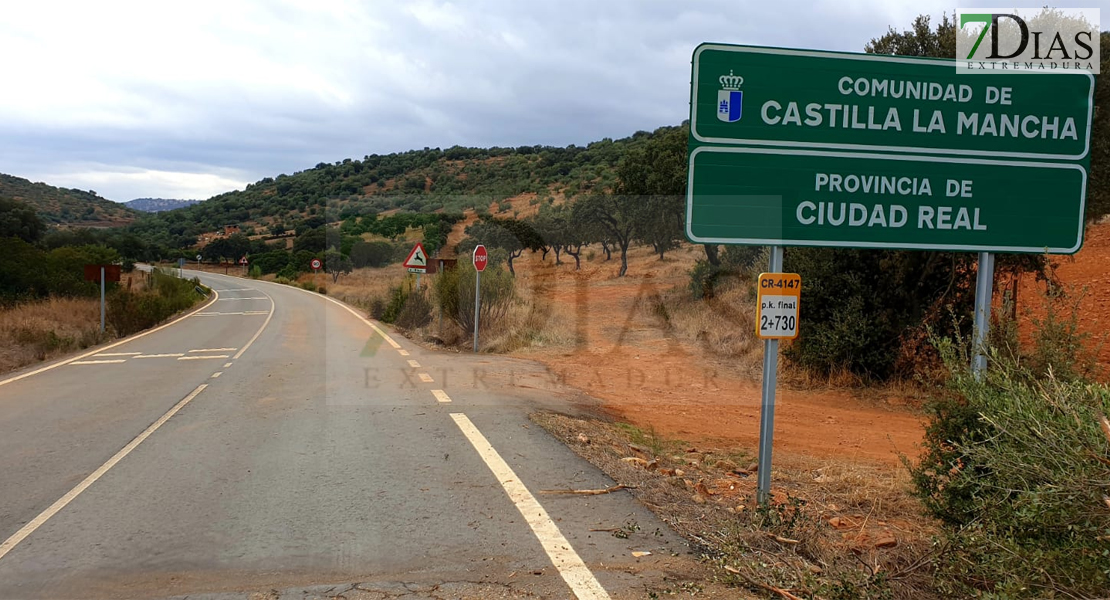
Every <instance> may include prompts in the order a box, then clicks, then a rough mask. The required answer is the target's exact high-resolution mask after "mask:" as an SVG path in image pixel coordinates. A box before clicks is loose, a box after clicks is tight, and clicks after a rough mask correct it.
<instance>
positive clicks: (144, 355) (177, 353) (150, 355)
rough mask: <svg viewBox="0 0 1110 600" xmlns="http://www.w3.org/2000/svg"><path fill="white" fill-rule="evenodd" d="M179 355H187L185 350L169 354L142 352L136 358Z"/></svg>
mask: <svg viewBox="0 0 1110 600" xmlns="http://www.w3.org/2000/svg"><path fill="white" fill-rule="evenodd" d="M177 356H185V354H184V353H183V352H171V353H169V354H140V355H138V356H136V357H135V358H174V357H177Z"/></svg>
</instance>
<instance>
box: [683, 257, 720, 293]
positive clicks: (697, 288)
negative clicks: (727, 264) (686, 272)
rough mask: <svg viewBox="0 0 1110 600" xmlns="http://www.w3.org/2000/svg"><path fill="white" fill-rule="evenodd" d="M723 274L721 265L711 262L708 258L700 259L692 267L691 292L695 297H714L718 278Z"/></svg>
mask: <svg viewBox="0 0 1110 600" xmlns="http://www.w3.org/2000/svg"><path fill="white" fill-rule="evenodd" d="M720 276H721V267H718V266H716V265H713V264H711V263H710V262H709V261H707V260H699V261H698V262H696V263H694V268H693V269H690V293H691V294H693V295H694V298H698V299H709V298H712V297H713V295H714V292H715V288H716V287H717V278H718V277H720Z"/></svg>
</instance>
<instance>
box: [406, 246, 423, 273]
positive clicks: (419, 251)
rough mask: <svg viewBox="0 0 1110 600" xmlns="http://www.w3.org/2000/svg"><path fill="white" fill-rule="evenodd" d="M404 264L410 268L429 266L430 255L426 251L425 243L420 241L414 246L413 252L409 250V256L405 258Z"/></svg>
mask: <svg viewBox="0 0 1110 600" xmlns="http://www.w3.org/2000/svg"><path fill="white" fill-rule="evenodd" d="M404 266H405V267H408V268H410V269H427V268H428V255H427V254H425V253H424V245H423V244H419V243H418V244H416V245H415V246H413V247H412V252H409V257H408V258H406V259H405V264H404Z"/></svg>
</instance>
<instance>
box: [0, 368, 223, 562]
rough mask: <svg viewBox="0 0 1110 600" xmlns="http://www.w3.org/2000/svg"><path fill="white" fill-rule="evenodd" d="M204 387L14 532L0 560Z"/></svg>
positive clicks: (1, 546) (0, 548) (1, 550)
mask: <svg viewBox="0 0 1110 600" xmlns="http://www.w3.org/2000/svg"><path fill="white" fill-rule="evenodd" d="M206 387H208V384H207V383H202V384H200V385H199V386H197V389H195V390H193V391H192V392H190V393H189V395H188V396H185V397H184V398H182V399H181V401H180V402H178V403H177V404H175V405H174V406H173V408H171V409H170V410H169V411H168V412H166V414H164V415H162V416H161V417H160V418H159V419H158V420H157V421H155V422H153V423H151V424H150V427H147V428H146V429H144V430H143V432H142V433H140V434H139V435H138V436H136V437H135V439H133V440H131V442H130V443H128V444H127V445H126V446H124V447H123V448H122V449H120V451H119V452H116V454H115V456H113V457H112V458H109V459H108V462H106V463H104V464H103V465H100V468H98V469H97V470H95V471H93V472H92V473H91V474H90V475H89V476H88V477H86V478H85V479H84V481H82V482H81V483H78V484H77V485H76V487H74V488H73V489H72V490H70V491H69V492H67V493H66V495H64V496H62V497H61V498H59V499H58V500H57V501H55V502H54V504H51V505H50V506H49V507H47V509H46V510H44V511H42V512H41V513H39V515H38V516H37V517H35V518H34V519H31V521H30V522H28V523H27V524H26V525H24V526H23V527H21V528H20V529H19V531H17V532H15V533H14V534H12V536H11V537H9V538H8V539H6V540H4V543H2V544H0V559H2V558H4V556H5V555H6V554H7V553H9V552H11V551H12V548H15V547H16V546H17V545H18V544H19V543H20V542H22V541H23V540H24V539H26V538H27V536H29V535H31V534H32V533H34V532H35V530H36V529H38V528H39V527H42V524H43V523H46V522H47V521H48V520H50V518H51V517H53V516H54V515H56V514H58V511H60V510H62V509H63V508H65V507H66V505H67V504H69V503H70V502H73V499H74V498H76V497H77V496H78V495H80V494H81V492H83V491H85V490H86V489H88V487H89V486H90V485H92V484H94V483H96V480H97V479H100V478H101V477H103V476H104V474H105V473H107V472H108V469H111V468H112V467H114V466H116V463H118V462H119V461H121V460H123V459H124V457H126V456H127V455H128V454H131V451H132V450H134V449H135V448H136V447H137V446H138V445H139V444H141V443H143V441H144V440H146V438H148V437H150V435H151V434H152V433H154V432H155V431H157V430H158V428H159V427H161V426H162V425H164V424H165V423H166V421H169V420H170V417H172V416H174V415H175V414H177V411H179V410H181V409H182V408H184V407H185V405H186V404H188V403H189V402H190V401H191V400H192V399H193V398H196V397H197V395H198V394H200V393H201V392H203V391H204V388H206Z"/></svg>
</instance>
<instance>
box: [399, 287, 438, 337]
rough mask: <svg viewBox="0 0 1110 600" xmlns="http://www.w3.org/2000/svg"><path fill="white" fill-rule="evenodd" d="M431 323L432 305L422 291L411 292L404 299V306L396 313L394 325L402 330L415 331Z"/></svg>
mask: <svg viewBox="0 0 1110 600" xmlns="http://www.w3.org/2000/svg"><path fill="white" fill-rule="evenodd" d="M431 322H432V305H431V303H430V302H428V297H427V296H426V295H425V293H424V290H420V291H417V292H412V293H410V294H409V295H408V297H407V298H405V303H404V306H402V307H401V311H400V312H399V313H397V319H396V320H395V321H394V323H395V324H396V325H397V326H398V327H402V328H404V329H417V328H419V327H424V326H425V325H427V324H429V323H431Z"/></svg>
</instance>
